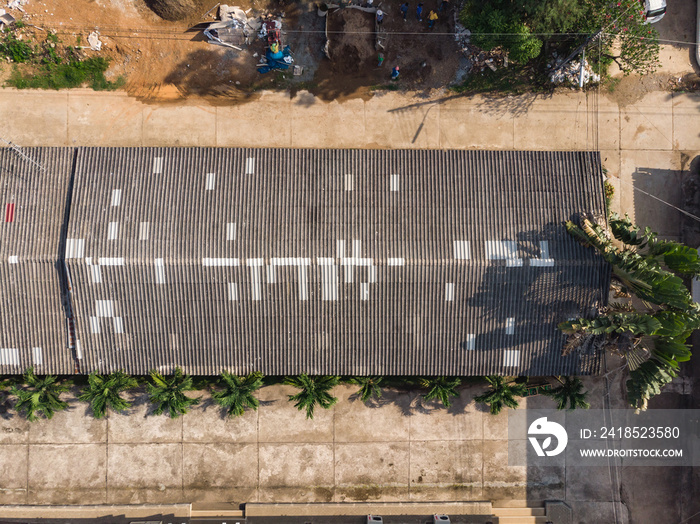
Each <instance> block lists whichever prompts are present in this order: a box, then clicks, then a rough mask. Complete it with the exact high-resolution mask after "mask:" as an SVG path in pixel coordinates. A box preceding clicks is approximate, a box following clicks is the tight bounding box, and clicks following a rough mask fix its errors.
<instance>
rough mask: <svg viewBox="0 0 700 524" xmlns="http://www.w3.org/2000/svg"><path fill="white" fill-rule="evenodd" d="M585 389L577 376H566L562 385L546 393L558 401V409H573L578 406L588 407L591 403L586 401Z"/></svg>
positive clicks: (545, 392)
mask: <svg viewBox="0 0 700 524" xmlns="http://www.w3.org/2000/svg"><path fill="white" fill-rule="evenodd" d="M582 390H583V382H581V379H579V378H577V377H573V378H572V377H564V380H563V381H561V385H560V386H559V387H556V388H554V389H551V390H549V391H546V390H545V391H544V394H545V395H547V396H549V397H551V398H552V399H553V400H554V401H555V402H556V403H557V409H568V410H573V409H576V408H582V409H588V408H590V407H591V405H590V404H589V403H588V402H587V401H586V392H585V391H582Z"/></svg>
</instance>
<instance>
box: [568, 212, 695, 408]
mask: <svg viewBox="0 0 700 524" xmlns="http://www.w3.org/2000/svg"><path fill="white" fill-rule="evenodd" d="M599 222H600V221H596V220H594V219H593V218H592V217H584V218H583V219H582V220H581V221H580V225H577V224H574V223H573V222H571V221H569V222H566V229H567V231H568V232H569V233H570V234H571V235H572V236H573V237H574V238H576V239H577V240H578V241H579V242H581V243H582V244H583V245H584V246H593V247H594V248H595V249H596V250H597V251H598V252H600V253H601V254H602V256H603V258H604V259H605V260H606V261H607V262H608V263H609V264H610V265H611V266H612V270H613V275H614V276H615V277H616V278H617V279H618V280H619V281H620V283H621V285H622V286H624V288H626V289H627V290H629V291H631V292H633V293H634V294H635V295H636V296H637V297H638V298H639V299H641V301H642V304H643V305H644V308H646V309H645V310H642V311H634V310H633V309H632V307H628V308H627V309H626V310H625V311H619V309H620V308H614V307H612V306H611V307H608V308H607V309H606V310H604V311H603V314H602V315H600V316H598V317H597V318H594V319H592V320H588V319H577V320H573V321H567V322H562V323H561V324H560V325H559V328H560V329H561V330H562V331H563V332H564V333H566V334H568V335H569V338H568V340H567V342H566V344H565V346H564V354H566V353H568V352H571V351H573V350H574V349H576V348H578V347H579V346H581V345H583V344H585V343H587V342H588V341H591V340H593V337H594V336H597V335H601V336H602V337H603V338H604V347H605V348H606V349H608V350H610V351H612V352H614V353H617V354H619V355H620V356H622V357H624V358H625V359H626V361H627V364H628V366H629V369H630V379H629V380H628V381H627V391H628V400H629V402H630V404H632V406H634V407H636V408H638V409H644V408H645V407H646V404H647V400H648V399H649V398H650V396H649V395H654V394H657V393H658V392H659V391H660V389H661V387H663V385H664V384H667V383H668V382H670V381H671V380H672V379H673V378H674V377H675V376H676V375H677V370H678V369H679V363H680V362H686V361H688V360H690V357H691V353H690V348H689V347H688V346H687V345H686V344H685V342H686V340H687V339H688V337H689V336H690V335H691V333H692V332H693V331H694V330H696V329H698V328H700V306H699V305H698V304H696V303H695V302H694V301H693V300H692V298H691V295H690V292H689V290H688V288H687V287H686V285H685V283H684V281H683V279H689V278H691V277H697V276H698V275H700V257H699V256H698V252H697V251H696V250H695V249H692V248H690V247H689V246H685V245H683V244H680V243H678V242H671V241H661V240H658V238H657V234H656V233H654V232H652V231H651V230H650V229H649V228H646V229H644V230H643V231H642V230H641V229H640V228H639V227H638V226H635V225H634V224H632V222H631V221H630V219H629V217H627V216H626V215H625V217H620V216H618V215H617V214H614V213H613V214H612V215H611V216H610V217H609V228H608V227H607V226H606V224H604V223H599ZM612 237H614V238H615V239H616V240H618V241H619V242H620V243H622V247H618V245H616V244H614V243H613V240H612Z"/></svg>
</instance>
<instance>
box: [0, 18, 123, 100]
mask: <svg viewBox="0 0 700 524" xmlns="http://www.w3.org/2000/svg"><path fill="white" fill-rule="evenodd" d="M24 27H25V26H24V24H23V23H22V22H21V21H20V22H17V23H15V24H14V25H12V26H10V27H9V28H5V29H3V31H2V32H0V57H1V58H3V59H4V60H8V59H9V60H10V61H11V62H12V63H13V70H12V72H11V74H10V78H9V79H8V80H7V82H6V85H8V86H10V87H16V88H18V89H67V88H72V87H81V86H89V87H91V88H92V89H94V90H96V91H104V90H114V89H118V88H120V87H122V86H123V85H124V83H125V82H124V79H123V78H121V77H120V78H118V79H117V80H115V81H113V82H112V81H109V80H107V78H106V77H105V72H106V71H107V68H108V67H109V61H108V60H107V59H105V58H102V57H87V56H85V54H84V53H83V51H82V50H81V49H80V48H78V47H73V46H63V45H61V42H60V40H59V39H58V36H56V35H55V34H54V33H50V32H49V33H47V35H46V38H45V40H44V41H41V42H34V41H32V40H31V39H30V38H29V37H28V36H27V34H25V33H24V32H23V31H22V29H23V28H24Z"/></svg>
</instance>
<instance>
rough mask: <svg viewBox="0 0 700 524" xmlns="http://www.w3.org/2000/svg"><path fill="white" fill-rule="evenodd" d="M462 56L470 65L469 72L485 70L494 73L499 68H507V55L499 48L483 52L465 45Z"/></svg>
mask: <svg viewBox="0 0 700 524" xmlns="http://www.w3.org/2000/svg"><path fill="white" fill-rule="evenodd" d="M462 54H464V56H465V58H466V59H467V60H468V61H469V63H470V71H471V72H475V73H480V72H482V71H483V70H484V69H486V68H489V69H490V70H491V71H494V72H495V71H496V70H498V69H500V68H501V67H508V53H506V52H505V51H503V50H502V49H500V48H496V49H492V50H491V51H483V50H482V49H479V48H478V47H476V46H473V45H466V46H464V47H463V48H462Z"/></svg>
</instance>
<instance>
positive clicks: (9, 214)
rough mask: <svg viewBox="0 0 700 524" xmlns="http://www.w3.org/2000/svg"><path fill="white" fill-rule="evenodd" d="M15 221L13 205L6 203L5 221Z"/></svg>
mask: <svg viewBox="0 0 700 524" xmlns="http://www.w3.org/2000/svg"><path fill="white" fill-rule="evenodd" d="M14 221H15V205H14V203H13V204H7V205H6V206H5V222H14Z"/></svg>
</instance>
